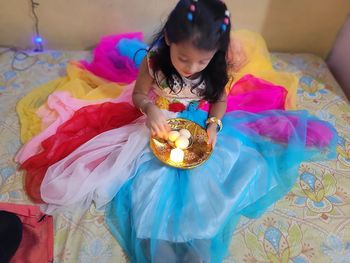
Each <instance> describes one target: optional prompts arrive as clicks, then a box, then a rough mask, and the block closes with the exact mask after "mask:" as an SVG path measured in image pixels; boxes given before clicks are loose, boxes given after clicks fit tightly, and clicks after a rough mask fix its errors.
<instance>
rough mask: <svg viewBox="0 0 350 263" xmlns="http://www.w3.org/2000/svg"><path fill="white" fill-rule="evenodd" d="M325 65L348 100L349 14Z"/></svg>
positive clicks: (349, 82)
mask: <svg viewBox="0 0 350 263" xmlns="http://www.w3.org/2000/svg"><path fill="white" fill-rule="evenodd" d="M327 63H328V66H329V67H330V69H331V71H332V73H333V75H334V76H335V77H336V79H337V81H338V82H339V84H340V85H341V87H342V88H343V90H344V92H345V94H346V95H347V97H348V99H349V100H350V14H349V16H348V19H347V20H346V22H345V23H344V26H343V27H342V29H341V31H340V33H339V34H338V37H337V40H336V42H335V45H334V47H333V49H332V51H331V52H330V55H329V57H328V59H327Z"/></svg>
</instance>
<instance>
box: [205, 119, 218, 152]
mask: <svg viewBox="0 0 350 263" xmlns="http://www.w3.org/2000/svg"><path fill="white" fill-rule="evenodd" d="M207 134H208V137H209V140H208V144H211V145H212V146H213V148H214V147H215V144H216V137H217V124H216V123H210V124H209V125H208V127H207Z"/></svg>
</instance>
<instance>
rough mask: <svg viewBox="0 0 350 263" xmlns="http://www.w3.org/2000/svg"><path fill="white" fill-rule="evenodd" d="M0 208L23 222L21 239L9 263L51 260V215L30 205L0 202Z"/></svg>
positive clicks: (31, 262)
mask: <svg viewBox="0 0 350 263" xmlns="http://www.w3.org/2000/svg"><path fill="white" fill-rule="evenodd" d="M0 210H3V211H7V212H11V213H14V214H16V215H17V216H18V217H19V218H20V220H21V222H22V224H23V233H22V241H21V243H20V245H19V248H18V249H17V251H16V254H15V255H14V257H13V258H12V259H11V261H10V262H11V263H47V262H52V261H53V219H52V217H51V216H45V215H44V214H42V213H41V212H40V210H39V208H38V207H36V206H32V205H17V204H8V203H0ZM40 219H41V220H40ZM39 221H40V222H39Z"/></svg>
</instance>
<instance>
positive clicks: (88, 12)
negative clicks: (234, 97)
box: [0, 0, 350, 57]
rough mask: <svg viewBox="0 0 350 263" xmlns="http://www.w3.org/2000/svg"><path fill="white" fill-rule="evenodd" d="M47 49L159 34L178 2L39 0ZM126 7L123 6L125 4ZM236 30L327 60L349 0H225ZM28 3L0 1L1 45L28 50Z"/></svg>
mask: <svg viewBox="0 0 350 263" xmlns="http://www.w3.org/2000/svg"><path fill="white" fill-rule="evenodd" d="M37 1H38V2H39V3H40V6H39V7H38V8H37V13H38V16H39V19H40V31H41V34H42V36H43V37H44V39H45V41H46V43H45V45H46V47H47V48H52V49H88V48H91V47H93V46H94V45H95V44H96V43H97V42H98V40H99V38H100V37H101V36H102V35H106V34H112V33H118V32H127V31H143V32H144V33H145V36H146V39H149V38H150V36H151V35H152V34H153V33H154V32H155V30H156V29H158V28H159V27H160V26H161V24H162V21H164V19H165V18H166V15H167V14H168V12H169V10H170V9H171V8H172V7H173V6H174V5H175V3H176V2H177V1H176V0H148V1H141V0H128V1H125V0H98V1H97V0H70V1H69V0H56V1H53V0H46V1H44V0H37ZM126 3H127V4H126ZM226 3H227V4H228V6H229V9H230V10H231V13H232V19H233V22H234V27H235V28H248V29H251V30H255V31H258V32H260V33H261V34H262V35H263V36H264V38H265V39H266V41H267V43H268V46H269V48H270V50H274V51H290V52H310V53H315V54H317V55H320V56H322V57H325V56H326V55H327V54H328V52H329V50H330V48H331V46H332V44H333V42H334V39H335V37H336V34H337V32H338V30H339V28H340V27H341V25H342V24H343V22H344V21H345V17H346V15H347V14H348V13H349V10H350V1H349V0H321V1H320V0H293V1H290V0H289V1H287V0H245V1H242V0H227V1H226ZM32 36H33V19H32V17H31V13H30V1H29V0H11V1H9V0H0V45H16V46H20V47H30V45H31V43H30V38H31V37H32Z"/></svg>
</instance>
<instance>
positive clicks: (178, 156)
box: [170, 148, 184, 163]
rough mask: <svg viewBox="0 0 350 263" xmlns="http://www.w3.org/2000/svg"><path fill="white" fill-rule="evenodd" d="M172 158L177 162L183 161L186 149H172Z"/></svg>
mask: <svg viewBox="0 0 350 263" xmlns="http://www.w3.org/2000/svg"><path fill="white" fill-rule="evenodd" d="M170 160H172V161H173V162H175V163H181V162H182V161H183V160H184V151H183V150H181V149H179V148H175V149H172V150H171V151H170Z"/></svg>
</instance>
